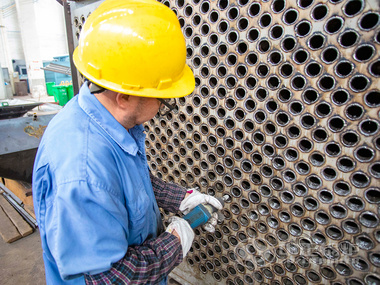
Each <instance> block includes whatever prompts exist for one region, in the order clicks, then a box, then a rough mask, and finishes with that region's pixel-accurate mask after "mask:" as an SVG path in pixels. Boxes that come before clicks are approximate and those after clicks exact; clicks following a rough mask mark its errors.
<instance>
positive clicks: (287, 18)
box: [282, 9, 298, 25]
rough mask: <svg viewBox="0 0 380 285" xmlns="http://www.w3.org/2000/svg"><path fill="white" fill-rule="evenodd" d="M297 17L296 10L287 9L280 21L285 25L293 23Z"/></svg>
mask: <svg viewBox="0 0 380 285" xmlns="http://www.w3.org/2000/svg"><path fill="white" fill-rule="evenodd" d="M297 19H298V11H297V10H295V9H288V10H287V11H286V12H285V13H284V15H283V18H282V21H283V22H284V23H285V24H287V25H292V24H294V23H295V22H296V21H297Z"/></svg>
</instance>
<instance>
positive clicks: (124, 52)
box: [73, 0, 195, 98]
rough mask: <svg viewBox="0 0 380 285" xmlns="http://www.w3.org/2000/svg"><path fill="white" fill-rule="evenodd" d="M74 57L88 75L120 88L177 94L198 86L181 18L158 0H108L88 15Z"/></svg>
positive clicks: (153, 94) (149, 94) (152, 94)
mask: <svg viewBox="0 0 380 285" xmlns="http://www.w3.org/2000/svg"><path fill="white" fill-rule="evenodd" d="M73 57H74V63H75V66H76V67H77V69H78V70H79V72H80V73H82V74H83V75H84V76H85V77H86V78H87V79H89V80H90V81H92V82H93V83H95V84H96V85H99V86H101V87H104V88H106V89H109V90H113V91H115V92H120V93H124V94H129V95H134V96H143V97H154V98H176V97H184V96H186V95H188V94H190V93H191V92H193V90H194V88H195V80H194V75H193V72H192V71H191V69H190V67H189V66H187V65H186V44H185V39H184V37H183V34H182V31H181V26H180V24H179V21H178V19H177V17H176V15H175V13H174V12H173V11H172V10H170V9H169V8H168V7H167V6H165V5H164V4H161V3H159V2H156V1H154V0H106V1H105V2H103V3H102V4H101V5H100V6H99V7H98V8H97V9H96V10H95V11H94V12H93V13H91V15H90V16H89V17H88V19H87V20H86V22H85V24H84V26H83V29H82V32H81V35H80V39H79V45H78V47H77V48H76V49H75V51H74V56H73Z"/></svg>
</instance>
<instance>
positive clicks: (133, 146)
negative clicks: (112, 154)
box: [78, 83, 145, 156]
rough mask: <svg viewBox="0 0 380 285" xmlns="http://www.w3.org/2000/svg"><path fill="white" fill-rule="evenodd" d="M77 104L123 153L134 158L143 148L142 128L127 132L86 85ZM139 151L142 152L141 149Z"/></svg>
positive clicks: (143, 135) (80, 92)
mask: <svg viewBox="0 0 380 285" xmlns="http://www.w3.org/2000/svg"><path fill="white" fill-rule="evenodd" d="M78 103H79V106H80V107H81V108H82V110H83V111H84V112H85V113H86V114H87V115H88V116H89V117H90V118H91V119H92V120H93V121H94V122H95V123H96V124H97V125H99V126H100V127H101V128H102V129H103V130H104V131H105V132H106V133H107V134H108V135H109V136H110V137H111V138H112V139H113V140H114V141H115V142H116V143H117V144H118V145H119V146H120V147H121V148H122V149H123V150H124V151H125V152H127V153H129V154H131V155H133V156H135V155H136V154H137V152H138V151H139V147H140V148H141V147H144V143H143V142H144V140H145V134H144V128H143V126H142V125H138V126H135V127H133V128H132V129H130V130H129V132H128V131H127V130H126V129H125V128H124V127H123V126H122V125H121V124H120V123H119V122H118V121H117V120H116V119H115V118H114V117H113V116H112V115H111V113H110V112H109V111H108V110H107V109H106V108H105V107H104V106H103V105H102V104H101V103H100V102H99V100H98V99H97V98H96V97H95V96H94V95H93V94H91V92H90V90H89V88H88V86H87V84H86V83H85V84H83V85H82V87H81V89H80V91H79V94H78ZM136 140H137V141H138V143H137V142H136ZM141 151H142V152H144V150H143V149H142V150H141Z"/></svg>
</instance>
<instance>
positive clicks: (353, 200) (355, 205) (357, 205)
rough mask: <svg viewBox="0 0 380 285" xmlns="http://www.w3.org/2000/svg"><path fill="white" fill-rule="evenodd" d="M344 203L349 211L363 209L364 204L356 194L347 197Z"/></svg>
mask: <svg viewBox="0 0 380 285" xmlns="http://www.w3.org/2000/svg"><path fill="white" fill-rule="evenodd" d="M346 205H347V207H348V208H349V209H350V210H351V211H355V212H359V211H361V210H363V209H364V207H365V204H364V201H363V200H362V199H361V198H360V197H357V196H352V197H349V198H348V199H347V200H346Z"/></svg>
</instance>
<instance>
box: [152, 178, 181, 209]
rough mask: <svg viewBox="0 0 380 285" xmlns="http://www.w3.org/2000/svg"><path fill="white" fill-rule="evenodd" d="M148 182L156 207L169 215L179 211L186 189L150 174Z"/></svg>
mask: <svg viewBox="0 0 380 285" xmlns="http://www.w3.org/2000/svg"><path fill="white" fill-rule="evenodd" d="M150 180H151V182H152V187H153V191H154V196H155V197H156V200H157V204H158V207H160V208H162V209H164V210H167V211H169V212H171V213H176V212H178V210H179V206H180V205H181V202H182V200H183V199H184V198H185V195H186V188H184V187H181V186H179V185H177V184H174V183H167V182H164V181H163V180H161V179H160V178H158V177H155V176H153V175H152V173H150Z"/></svg>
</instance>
